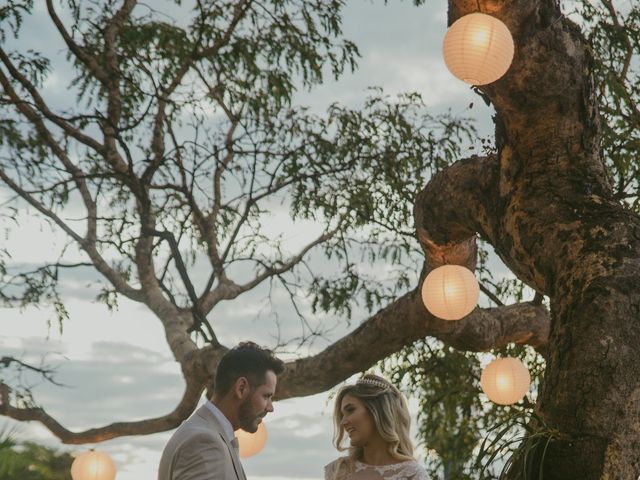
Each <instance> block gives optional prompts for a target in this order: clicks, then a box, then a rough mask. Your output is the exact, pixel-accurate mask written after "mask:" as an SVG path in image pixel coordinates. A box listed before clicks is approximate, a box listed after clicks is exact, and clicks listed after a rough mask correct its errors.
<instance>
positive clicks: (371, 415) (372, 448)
mask: <svg viewBox="0 0 640 480" xmlns="http://www.w3.org/2000/svg"><path fill="white" fill-rule="evenodd" d="M333 419H334V422H335V438H334V441H335V445H336V448H337V449H338V450H340V451H343V450H348V451H349V454H348V455H347V456H344V457H340V458H338V459H336V460H334V461H333V462H331V463H330V464H329V465H327V466H326V467H325V480H428V478H427V473H426V471H425V470H424V468H422V466H420V464H419V463H418V462H417V461H416V460H415V458H413V445H412V444H411V440H410V438H409V427H410V424H411V418H410V416H409V409H408V407H407V402H406V400H405V398H404V396H403V395H402V393H400V391H399V390H398V389H397V388H396V387H395V386H393V384H391V383H390V382H389V381H387V380H386V379H384V378H382V377H379V376H377V375H372V374H366V375H364V376H363V377H362V378H361V379H359V380H358V381H357V382H356V383H355V385H347V386H345V387H342V389H340V391H339V392H338V395H337V396H336V402H335V407H334V415H333ZM345 434H346V435H348V437H349V441H350V446H349V447H346V448H345V447H343V446H342V440H343V439H344V438H345Z"/></svg>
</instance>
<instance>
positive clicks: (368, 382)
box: [356, 377, 391, 389]
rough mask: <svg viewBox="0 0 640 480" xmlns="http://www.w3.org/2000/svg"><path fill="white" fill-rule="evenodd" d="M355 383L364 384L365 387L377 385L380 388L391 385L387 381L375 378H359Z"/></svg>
mask: <svg viewBox="0 0 640 480" xmlns="http://www.w3.org/2000/svg"><path fill="white" fill-rule="evenodd" d="M356 385H365V386H367V387H378V388H382V389H387V388H389V387H391V385H390V384H388V383H387V382H383V381H382V380H376V379H375V378H369V377H365V378H361V379H359V380H358V381H357V382H356Z"/></svg>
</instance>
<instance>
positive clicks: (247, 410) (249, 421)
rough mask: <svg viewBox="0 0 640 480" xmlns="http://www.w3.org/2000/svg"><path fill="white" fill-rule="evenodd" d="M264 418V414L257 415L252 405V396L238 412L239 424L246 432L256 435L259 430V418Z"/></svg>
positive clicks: (241, 405) (243, 402) (245, 400)
mask: <svg viewBox="0 0 640 480" xmlns="http://www.w3.org/2000/svg"><path fill="white" fill-rule="evenodd" d="M261 417H262V412H260V413H258V414H255V413H254V412H253V406H252V405H251V395H250V396H249V398H246V399H244V400H243V401H242V403H241V404H240V410H239V412H238V423H240V428H241V429H242V430H244V431H245V432H249V433H255V432H256V431H257V430H258V422H257V420H258V418H261Z"/></svg>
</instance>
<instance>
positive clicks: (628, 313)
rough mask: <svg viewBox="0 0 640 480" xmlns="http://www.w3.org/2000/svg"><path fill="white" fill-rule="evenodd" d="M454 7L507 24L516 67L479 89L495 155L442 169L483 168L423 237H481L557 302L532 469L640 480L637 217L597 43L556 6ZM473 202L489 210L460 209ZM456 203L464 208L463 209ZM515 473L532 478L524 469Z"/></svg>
mask: <svg viewBox="0 0 640 480" xmlns="http://www.w3.org/2000/svg"><path fill="white" fill-rule="evenodd" d="M449 7H450V9H449V21H450V22H453V21H455V20H456V19H457V18H459V17H460V16H462V15H465V14H467V13H471V12H474V11H477V10H478V7H480V9H481V11H482V12H483V13H488V14H491V15H494V16H496V17H498V18H500V19H501V20H502V21H504V22H505V23H506V24H507V26H508V27H509V29H510V30H511V32H512V34H513V37H514V41H515V46H516V49H515V55H514V60H513V64H512V66H511V68H510V70H509V72H508V73H507V74H506V75H505V76H504V77H503V78H502V79H500V80H498V81H497V82H495V83H493V84H490V85H488V86H484V87H481V88H480V90H481V91H482V93H483V94H485V95H486V96H487V97H488V98H489V99H490V100H491V102H492V103H493V104H494V106H495V108H496V111H497V116H496V144H497V146H498V155H497V158H496V159H491V158H487V159H469V160H466V161H464V162H459V164H456V165H454V166H453V167H452V169H451V170H452V171H451V172H447V171H445V172H443V174H442V178H446V177H447V176H451V175H457V176H460V177H463V178H464V177H465V175H466V176H467V178H468V179H471V178H473V177H472V176H471V175H470V174H468V172H466V171H470V170H473V169H477V168H478V166H477V165H478V164H476V165H474V164H473V162H474V160H477V162H480V163H481V164H482V165H483V168H484V171H483V172H481V173H480V177H476V179H477V180H476V181H475V182H469V181H467V182H463V183H462V184H460V183H459V184H457V185H454V186H452V187H449V189H450V190H451V191H450V195H449V196H448V197H445V198H442V197H440V200H439V201H437V202H435V203H434V202H433V200H434V197H435V194H434V191H435V190H436V188H435V184H437V183H438V182H439V181H440V182H441V183H442V179H440V180H439V179H438V176H436V178H434V180H433V182H435V183H434V185H429V186H428V187H427V189H425V191H424V192H423V193H422V194H421V197H419V199H418V202H419V203H420V204H421V206H422V208H423V211H420V213H421V216H419V218H417V220H418V228H419V231H420V229H424V230H425V231H426V232H428V236H429V238H430V239H431V240H432V241H434V242H435V243H436V244H441V245H446V244H455V243H458V242H461V241H463V240H464V239H467V238H468V237H469V236H471V235H473V234H474V233H475V232H478V233H480V234H481V235H482V236H484V237H485V238H487V240H488V241H489V242H490V243H491V244H492V245H493V246H494V247H495V249H496V251H497V253H498V254H499V255H500V257H501V258H502V259H503V260H504V262H505V263H506V264H507V265H508V266H509V267H510V268H511V269H512V271H513V272H515V273H516V275H517V276H518V277H519V278H520V279H521V280H523V281H525V282H526V283H527V284H529V285H530V286H532V287H533V288H535V289H536V290H537V291H539V292H541V293H544V294H546V295H548V296H549V297H550V298H551V307H552V308H551V313H552V319H551V331H550V337H549V343H548V346H547V370H546V374H545V379H544V383H543V385H542V387H541V390H540V393H539V398H538V403H537V407H536V410H537V413H538V415H539V416H540V418H541V419H542V420H543V421H544V423H545V425H546V427H545V428H547V429H549V431H550V432H551V431H553V432H554V433H553V439H554V440H553V441H552V442H551V443H550V444H549V447H548V450H547V452H546V454H545V455H544V460H543V459H542V455H538V456H537V457H535V458H536V460H535V461H534V463H535V465H530V466H531V467H533V470H534V472H535V478H538V476H537V474H538V471H539V469H540V468H542V470H543V472H544V479H545V480H549V479H558V480H560V479H562V480H568V479H584V480H590V479H633V480H635V479H637V478H638V476H639V475H640V455H639V454H638V452H640V350H639V349H638V345H640V290H639V289H638V285H640V219H639V218H638V216H637V215H635V214H633V213H632V212H629V211H627V210H625V209H624V208H623V207H622V206H621V205H620V204H619V203H618V202H616V201H615V200H614V198H613V196H612V193H611V189H610V186H609V184H608V181H607V178H606V173H605V168H604V163H603V160H602V158H601V151H600V123H599V122H600V121H599V117H598V112H597V102H596V96H595V95H596V91H595V89H594V84H593V78H592V75H591V65H592V58H591V56H590V53H589V50H588V47H587V43H586V41H585V39H584V38H583V37H582V35H581V33H580V31H579V29H578V28H577V27H576V26H575V25H574V24H572V23H571V22H570V21H569V20H567V19H565V18H562V16H561V13H560V10H559V8H558V6H557V5H556V3H555V2H554V1H553V0H527V1H525V0H522V1H513V2H501V1H486V2H485V1H480V2H479V3H478V2H476V1H475V0H473V1H466V0H450V2H449ZM469 198H473V199H474V201H476V202H478V203H476V204H472V205H469V206H466V205H465V204H464V203H461V202H464V201H467V200H469ZM429 201H430V202H432V203H430V204H429V203H428V202H429ZM456 206H457V207H458V208H459V209H460V208H461V209H462V210H463V211H462V212H460V211H458V212H456V213H453V210H455V207H456ZM464 209H466V212H465V211H464ZM539 428H542V427H541V426H540V427H539ZM520 455H521V457H522V458H524V454H523V453H522V454H520ZM522 458H519V459H517V460H516V462H515V464H516V465H518V466H521V461H522ZM541 463H543V465H541ZM508 478H509V479H516V478H517V479H520V478H525V477H524V474H523V473H522V468H512V469H511V471H510V472H509V475H508Z"/></svg>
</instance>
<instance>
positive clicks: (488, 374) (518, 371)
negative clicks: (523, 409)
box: [480, 357, 531, 405]
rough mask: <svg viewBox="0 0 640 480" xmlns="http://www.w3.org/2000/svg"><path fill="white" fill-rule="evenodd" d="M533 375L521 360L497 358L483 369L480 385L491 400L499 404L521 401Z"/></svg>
mask: <svg viewBox="0 0 640 480" xmlns="http://www.w3.org/2000/svg"><path fill="white" fill-rule="evenodd" d="M530 383H531V376H530V375H529V370H528V369H527V367H525V366H524V365H523V364H522V362H521V361H520V360H518V359H517V358H512V357H505V358H497V359H495V360H494V361H493V362H491V363H490V364H489V365H487V367H486V368H485V369H484V370H483V371H482V376H481V377H480V385H481V386H482V391H483V392H484V393H485V394H486V395H487V397H489V400H491V401H492V402H495V403H497V404H499V405H511V404H512V403H516V402H518V401H520V400H521V399H522V398H523V397H524V396H525V395H526V393H527V391H528V390H529V384H530Z"/></svg>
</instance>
